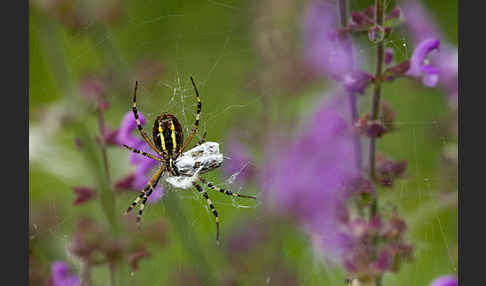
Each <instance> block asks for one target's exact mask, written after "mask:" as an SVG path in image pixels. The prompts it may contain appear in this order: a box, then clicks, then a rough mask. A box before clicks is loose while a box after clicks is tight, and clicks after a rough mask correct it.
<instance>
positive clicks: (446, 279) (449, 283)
mask: <svg viewBox="0 0 486 286" xmlns="http://www.w3.org/2000/svg"><path fill="white" fill-rule="evenodd" d="M457 285H459V282H458V281H457V278H456V277H455V276H453V275H446V276H440V277H438V278H436V279H434V281H432V282H431V283H430V285H429V286H457Z"/></svg>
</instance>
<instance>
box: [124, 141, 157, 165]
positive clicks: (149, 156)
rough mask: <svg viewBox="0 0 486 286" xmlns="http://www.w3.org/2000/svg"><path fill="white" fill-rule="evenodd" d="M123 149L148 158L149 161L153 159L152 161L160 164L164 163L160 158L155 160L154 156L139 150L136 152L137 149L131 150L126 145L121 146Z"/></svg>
mask: <svg viewBox="0 0 486 286" xmlns="http://www.w3.org/2000/svg"><path fill="white" fill-rule="evenodd" d="M123 147H125V148H127V149H128V150H131V151H132V152H134V153H137V154H141V155H143V156H145V157H148V158H150V159H154V160H157V161H160V162H164V160H163V159H161V158H157V157H155V156H154V155H152V154H149V153H145V152H143V151H140V150H137V149H135V148H132V147H130V146H128V145H125V144H123Z"/></svg>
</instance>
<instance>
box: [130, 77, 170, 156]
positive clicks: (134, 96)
mask: <svg viewBox="0 0 486 286" xmlns="http://www.w3.org/2000/svg"><path fill="white" fill-rule="evenodd" d="M137 88H138V81H136V82H135V89H134V90H133V107H132V110H133V115H134V116H135V121H137V128H138V131H140V135H142V137H143V139H144V140H145V141H146V142H147V143H148V144H149V146H150V148H152V149H153V150H154V151H155V152H157V154H159V156H163V155H162V152H160V151H159V149H157V147H155V145H154V143H152V141H151V140H150V138H149V137H148V136H147V133H145V131H143V127H142V124H141V123H140V119H139V118H138V111H137Z"/></svg>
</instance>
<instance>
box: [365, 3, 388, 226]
mask: <svg viewBox="0 0 486 286" xmlns="http://www.w3.org/2000/svg"><path fill="white" fill-rule="evenodd" d="M383 2H384V0H376V1H375V14H376V24H377V25H380V26H381V25H383V15H384V9H383V4H384V3H383ZM384 54H385V49H384V43H383V41H380V42H379V43H378V44H377V47H376V71H375V83H374V90H373V99H372V106H371V119H372V120H377V119H378V116H379V112H380V99H381V83H382V74H383V59H384ZM369 148H370V149H369V170H370V179H371V180H372V181H376V173H375V167H376V166H375V165H376V138H370V146H369ZM377 209H378V200H377V196H373V200H372V204H371V213H370V215H371V216H372V217H373V216H375V215H376V213H377Z"/></svg>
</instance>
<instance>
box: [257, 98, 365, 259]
mask: <svg viewBox="0 0 486 286" xmlns="http://www.w3.org/2000/svg"><path fill="white" fill-rule="evenodd" d="M346 99H347V98H346V97H343V96H342V94H337V95H335V96H333V97H332V98H331V99H330V100H326V101H325V102H324V103H323V104H321V105H320V106H319V107H318V108H317V112H316V113H315V114H314V115H313V116H312V117H311V118H310V120H309V122H308V123H307V124H306V126H303V127H302V128H298V130H303V131H304V132H303V133H302V134H296V135H292V136H293V138H295V139H294V140H293V141H292V142H289V143H288V144H286V145H285V146H284V147H283V148H282V150H279V151H278V152H276V154H272V157H271V158H268V159H266V160H265V162H267V164H266V165H265V166H264V170H263V176H262V179H263V182H262V183H263V190H264V198H263V199H264V203H265V204H266V206H267V207H268V208H269V209H270V210H271V211H274V212H276V213H278V214H281V215H284V216H291V217H293V218H295V219H296V220H297V221H298V222H299V224H300V225H301V226H302V227H303V228H304V230H305V231H307V232H308V233H309V234H310V236H311V237H312V241H313V242H314V245H315V247H316V248H317V250H318V251H319V252H321V253H322V254H323V255H325V256H326V257H329V258H331V259H339V258H340V257H341V256H342V254H343V251H345V250H346V249H348V248H349V247H350V245H351V244H352V239H351V237H350V235H349V233H348V231H347V229H346V227H344V224H345V223H346V221H347V219H348V213H347V208H346V199H347V196H348V192H347V191H346V187H345V186H346V184H347V183H349V182H350V181H351V180H353V179H355V178H356V177H357V176H358V174H356V169H355V165H354V153H353V152H354V149H353V144H352V133H351V126H350V125H349V120H348V117H347V116H348V114H346V112H347V108H346V107H347V101H346ZM323 122H325V124H323ZM271 149H273V148H271ZM268 154H270V152H268ZM296 164H298V166H299V167H298V168H296Z"/></svg>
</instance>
